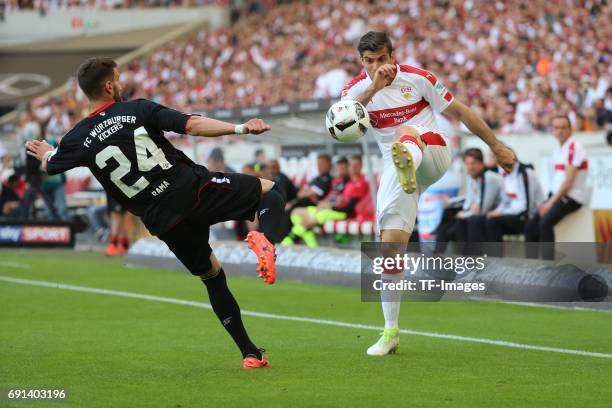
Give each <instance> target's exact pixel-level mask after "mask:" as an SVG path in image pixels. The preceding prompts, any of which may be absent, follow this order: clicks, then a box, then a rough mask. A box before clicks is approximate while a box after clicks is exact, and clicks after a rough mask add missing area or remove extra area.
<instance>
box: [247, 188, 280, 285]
mask: <svg viewBox="0 0 612 408" xmlns="http://www.w3.org/2000/svg"><path fill="white" fill-rule="evenodd" d="M260 180H261V192H262V194H261V200H260V202H259V208H258V210H257V216H258V218H259V231H251V232H249V233H248V235H247V238H246V242H247V243H248V244H249V247H250V248H251V250H252V251H253V252H254V253H255V256H256V257H257V272H258V273H259V275H260V276H261V277H262V278H263V279H264V282H266V283H268V284H272V283H274V282H275V281H276V252H275V249H274V244H275V243H277V242H279V241H280V240H281V239H282V238H283V237H282V220H283V216H284V211H285V200H284V199H283V196H282V195H281V194H280V193H279V192H278V191H277V190H276V189H274V186H275V184H274V182H272V181H270V180H265V179H260Z"/></svg>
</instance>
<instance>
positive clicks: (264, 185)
mask: <svg viewBox="0 0 612 408" xmlns="http://www.w3.org/2000/svg"><path fill="white" fill-rule="evenodd" d="M259 181H260V182H261V194H265V193H267V192H268V191H270V190H272V189H273V188H274V186H275V185H276V183H275V182H273V181H272V180H268V179H264V178H260V179H259Z"/></svg>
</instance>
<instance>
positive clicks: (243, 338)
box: [199, 254, 270, 368]
mask: <svg viewBox="0 0 612 408" xmlns="http://www.w3.org/2000/svg"><path fill="white" fill-rule="evenodd" d="M210 262H211V268H210V270H209V271H208V272H206V273H205V274H203V275H200V276H199V277H200V279H201V280H202V282H203V283H204V285H205V286H206V290H207V291H208V297H209V299H210V305H211V306H212V308H213V311H214V312H215V314H216V315H217V317H218V318H219V321H221V324H222V325H223V327H225V330H227V332H228V333H229V334H230V336H232V339H234V342H235V343H236V345H237V346H238V348H239V349H240V352H241V353H242V357H243V358H244V360H243V363H242V367H243V368H263V367H269V366H270V363H269V362H268V360H266V359H265V358H264V356H263V354H262V352H263V349H259V348H257V346H255V344H253V342H252V341H251V339H250V338H249V335H248V334H247V332H246V329H245V328H244V325H243V324H242V316H241V314H240V307H239V306H238V302H236V299H235V298H234V296H233V295H232V292H230V290H229V287H228V286H227V280H226V278H225V272H224V271H223V268H221V266H220V265H219V262H218V261H217V258H216V257H215V255H214V254H211V255H210Z"/></svg>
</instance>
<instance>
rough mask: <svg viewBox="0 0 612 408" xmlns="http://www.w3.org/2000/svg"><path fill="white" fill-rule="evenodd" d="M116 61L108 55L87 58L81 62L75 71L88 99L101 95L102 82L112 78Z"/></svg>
mask: <svg viewBox="0 0 612 408" xmlns="http://www.w3.org/2000/svg"><path fill="white" fill-rule="evenodd" d="M115 68H117V63H116V62H115V61H114V60H113V59H112V58H108V57H95V58H89V59H87V60H86V61H85V62H84V63H82V64H81V66H80V67H79V70H78V71H77V80H78V81H79V87H80V88H81V90H82V91H83V93H84V94H85V95H87V97H88V98H89V99H98V98H100V97H101V96H102V89H103V84H104V82H106V81H108V80H112V79H113V76H114V75H115Z"/></svg>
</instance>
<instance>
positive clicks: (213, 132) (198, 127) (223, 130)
mask: <svg viewBox="0 0 612 408" xmlns="http://www.w3.org/2000/svg"><path fill="white" fill-rule="evenodd" d="M270 129H271V127H270V125H268V124H267V123H265V122H264V121H263V120H261V119H251V120H249V121H247V122H246V123H244V124H242V125H235V124H233V123H229V122H223V121H221V120H217V119H211V118H206V117H203V116H190V117H189V119H188V120H187V124H186V125H185V133H187V134H188V135H192V136H203V137H218V136H225V135H233V134H238V135H246V134H249V133H250V134H254V135H258V134H260V133H263V132H267V131H268V130H270Z"/></svg>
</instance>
